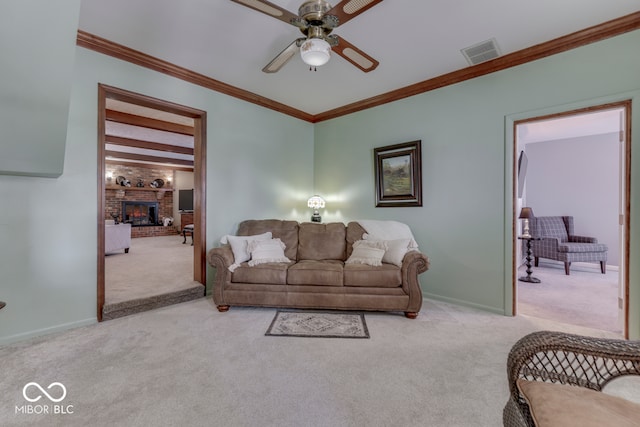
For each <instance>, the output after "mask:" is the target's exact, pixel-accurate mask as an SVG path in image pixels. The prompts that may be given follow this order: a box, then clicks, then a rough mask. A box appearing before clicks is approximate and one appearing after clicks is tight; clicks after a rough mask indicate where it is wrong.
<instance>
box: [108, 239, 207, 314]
mask: <svg viewBox="0 0 640 427" xmlns="http://www.w3.org/2000/svg"><path fill="white" fill-rule="evenodd" d="M183 240H184V239H183V237H182V236H181V235H173V236H159V237H140V238H135V239H131V248H130V249H129V253H123V252H120V253H115V254H109V255H107V256H106V257H105V306H104V309H103V317H104V318H105V319H112V318H115V317H120V316H122V315H127V314H131V313H134V312H139V311H145V310H149V309H152V308H156V307H160V306H163V305H169V304H174V303H178V302H183V301H188V300H190V299H194V298H200V297H202V296H204V287H203V286H202V285H201V284H199V283H197V282H194V281H193V246H191V245H190V240H189V239H187V244H183V243H182V242H183Z"/></svg>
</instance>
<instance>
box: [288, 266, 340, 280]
mask: <svg viewBox="0 0 640 427" xmlns="http://www.w3.org/2000/svg"><path fill="white" fill-rule="evenodd" d="M342 271H343V264H342V261H337V260H324V261H317V260H302V261H298V262H297V263H295V264H294V265H292V266H291V267H289V272H288V274H287V284H289V285H317V286H342Z"/></svg>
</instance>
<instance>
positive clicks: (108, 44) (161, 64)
mask: <svg viewBox="0 0 640 427" xmlns="http://www.w3.org/2000/svg"><path fill="white" fill-rule="evenodd" d="M76 44H77V45H78V46H81V47H84V48H86V49H91V50H94V51H96V52H99V53H102V54H105V55H108V56H112V57H114V58H117V59H121V60H123V61H127V62H130V63H132V64H136V65H140V66H141V67H145V68H148V69H150V70H154V71H157V72H159V73H163V74H167V75H169V76H172V77H175V78H178V79H181V80H184V81H187V82H189V83H193V84H195V85H198V86H202V87H205V88H207V89H211V90H214V91H216V92H220V93H224V94H225V95H229V96H232V97H234V98H238V99H241V100H243V101H247V102H251V103H252V104H257V105H260V106H262V107H266V108H269V109H272V110H275V111H279V112H281V113H284V114H287V115H289V116H292V117H296V118H298V119H301V120H305V121H308V122H313V115H312V114H309V113H305V112H304V111H300V110H297V109H295V108H292V107H289V106H288V105H285V104H282V103H280V102H277V101H273V100H271V99H268V98H265V97H263V96H260V95H257V94H255V93H253V92H249V91H246V90H243V89H240V88H237V87H235V86H232V85H229V84H227V83H223V82H221V81H219V80H215V79H212V78H211V77H207V76H205V75H202V74H199V73H196V72H195V71H191V70H189V69H187V68H184V67H180V66H178V65H175V64H172V63H171V62H167V61H164V60H162V59H159V58H156V57H154V56H151V55H147V54H146V53H142V52H140V51H138V50H134V49H131V48H129V47H126V46H123V45H121V44H118V43H114V42H112V41H110V40H107V39H104V38H102V37H98V36H96V35H93V34H91V33H87V32H86V31H82V30H78V36H77V38H76Z"/></svg>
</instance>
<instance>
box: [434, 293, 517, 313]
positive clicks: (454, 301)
mask: <svg viewBox="0 0 640 427" xmlns="http://www.w3.org/2000/svg"><path fill="white" fill-rule="evenodd" d="M422 299H423V301H424V300H426V299H432V300H436V301H442V302H447V303H450V304H455V305H461V306H464V307H470V308H475V309H478V310H482V311H488V312H489V313H494V314H500V315H502V316H511V313H509V314H506V313H505V311H504V309H502V308H496V307H490V306H488V305H482V304H476V303H473V302H469V301H464V300H460V299H456V298H449V297H443V296H442V295H435V294H430V293H428V292H422Z"/></svg>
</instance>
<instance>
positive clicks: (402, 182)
mask: <svg viewBox="0 0 640 427" xmlns="http://www.w3.org/2000/svg"><path fill="white" fill-rule="evenodd" d="M421 142H422V141H412V142H406V143H404V144H396V145H388V146H386V147H379V148H374V150H373V152H374V157H375V159H374V160H375V168H376V207H404V206H422V154H421V151H420V146H421Z"/></svg>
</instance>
